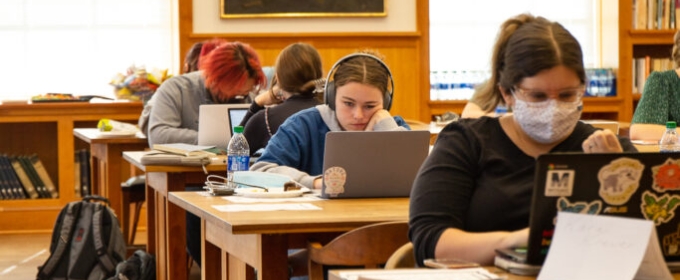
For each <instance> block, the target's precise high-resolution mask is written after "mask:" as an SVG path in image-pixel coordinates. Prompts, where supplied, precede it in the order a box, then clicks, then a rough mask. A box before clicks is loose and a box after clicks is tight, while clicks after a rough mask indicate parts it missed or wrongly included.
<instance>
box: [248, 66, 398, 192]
mask: <svg viewBox="0 0 680 280" xmlns="http://www.w3.org/2000/svg"><path fill="white" fill-rule="evenodd" d="M328 75H329V76H328V79H329V80H328V81H326V83H327V84H328V86H327V87H326V88H325V89H324V93H325V102H326V104H323V105H318V106H316V107H313V108H309V109H305V110H302V111H300V112H298V113H296V114H294V115H292V116H290V117H288V119H286V121H285V122H284V123H283V124H282V125H281V126H280V127H279V130H278V131H277V132H276V134H274V136H272V138H271V139H270V140H269V144H267V147H266V148H265V150H264V152H263V153H262V157H260V159H259V160H258V161H257V162H256V163H255V164H254V165H253V166H252V167H251V170H254V171H264V172H273V173H279V174H284V175H287V176H289V177H291V178H292V179H293V180H295V181H297V182H300V183H301V184H302V185H304V186H306V187H308V188H310V189H311V188H317V189H320V188H321V185H322V181H321V180H322V179H321V173H322V168H323V166H322V165H323V149H324V146H325V142H326V133H328V132H329V131H342V130H348V131H362V130H365V131H385V130H407V129H410V128H409V127H408V125H407V124H406V122H405V121H404V119H403V118H401V117H399V116H395V117H393V116H392V115H390V113H389V112H388V111H387V110H388V109H389V108H390V106H391V102H392V91H393V89H391V88H390V87H391V86H390V84H391V79H392V77H391V74H390V71H389V68H387V66H386V65H385V64H384V63H383V62H382V59H381V58H380V57H378V56H376V55H374V54H370V53H361V52H360V53H354V54H351V55H348V56H346V57H344V58H342V59H340V60H339V61H338V62H336V64H335V65H334V66H333V67H332V68H331V70H330V72H329V73H328ZM279 78H282V77H279ZM280 82H282V81H280Z"/></svg>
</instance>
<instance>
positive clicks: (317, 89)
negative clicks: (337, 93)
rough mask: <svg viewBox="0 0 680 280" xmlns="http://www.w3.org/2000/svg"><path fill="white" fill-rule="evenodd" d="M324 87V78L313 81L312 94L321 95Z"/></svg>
mask: <svg viewBox="0 0 680 280" xmlns="http://www.w3.org/2000/svg"><path fill="white" fill-rule="evenodd" d="M325 85H326V79H324V78H319V79H316V80H314V93H323V91H324V86H325Z"/></svg>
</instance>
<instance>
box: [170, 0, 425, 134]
mask: <svg viewBox="0 0 680 280" xmlns="http://www.w3.org/2000/svg"><path fill="white" fill-rule="evenodd" d="M178 5H179V20H180V22H179V31H180V34H179V42H180V53H181V55H182V57H181V58H180V61H183V59H184V57H183V56H184V54H185V53H186V52H187V50H188V49H189V48H190V47H191V46H192V45H193V44H194V43H195V42H199V41H203V40H207V39H211V38H224V39H226V40H229V41H241V42H244V43H248V44H250V45H251V46H252V47H253V48H255V49H256V50H257V52H258V54H259V55H260V60H261V61H262V64H263V65H273V64H274V62H275V60H276V56H277V55H278V54H279V52H280V51H281V49H283V48H284V47H285V46H287V45H289V44H291V43H295V42H305V43H309V44H311V45H313V46H315V47H316V48H317V49H318V50H319V53H320V54H321V57H322V60H323V65H324V73H327V72H328V70H329V69H330V67H331V66H332V65H333V64H334V63H335V61H337V59H339V58H341V57H343V56H345V55H347V54H349V53H352V52H355V51H357V50H362V49H374V50H377V51H378V52H380V53H381V54H382V55H383V56H384V57H385V63H386V64H387V65H388V66H389V67H390V70H391V71H392V74H393V76H394V79H395V99H394V105H393V107H392V113H393V114H398V115H401V116H402V117H404V118H407V119H416V120H421V121H429V120H430V115H431V114H430V109H429V105H428V102H429V87H430V85H429V38H428V36H429V19H428V18H429V3H428V1H417V4H416V5H417V6H416V8H417V10H418V11H417V30H416V31H415V32H366V33H353V32H334V33H256V34H240V33H239V34H226V33H225V34H222V33H214V34H203V33H201V34H194V33H193V15H192V13H193V8H192V5H193V1H192V0H179V2H178Z"/></svg>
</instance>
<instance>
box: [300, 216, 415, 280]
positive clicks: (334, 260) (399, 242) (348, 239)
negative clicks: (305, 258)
mask: <svg viewBox="0 0 680 280" xmlns="http://www.w3.org/2000/svg"><path fill="white" fill-rule="evenodd" d="M407 242H409V240H408V222H406V221H401V222H383V223H377V224H372V225H368V226H364V227H360V228H357V229H354V230H351V231H349V232H346V233H344V234H342V235H340V236H338V237H336V238H335V239H333V240H332V241H331V242H329V243H328V244H326V245H321V244H320V243H318V242H309V243H308V244H307V250H308V254H309V263H308V264H309V279H310V280H315V279H323V266H324V265H332V266H363V267H365V268H378V267H380V266H382V265H384V264H385V263H386V262H387V259H389V258H390V256H392V254H393V253H394V252H395V251H396V250H397V249H399V247H401V246H403V245H404V244H405V243H407Z"/></svg>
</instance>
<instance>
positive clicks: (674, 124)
mask: <svg viewBox="0 0 680 280" xmlns="http://www.w3.org/2000/svg"><path fill="white" fill-rule="evenodd" d="M676 126H677V124H676V123H675V122H674V121H668V122H666V128H675V127H676Z"/></svg>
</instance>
